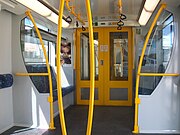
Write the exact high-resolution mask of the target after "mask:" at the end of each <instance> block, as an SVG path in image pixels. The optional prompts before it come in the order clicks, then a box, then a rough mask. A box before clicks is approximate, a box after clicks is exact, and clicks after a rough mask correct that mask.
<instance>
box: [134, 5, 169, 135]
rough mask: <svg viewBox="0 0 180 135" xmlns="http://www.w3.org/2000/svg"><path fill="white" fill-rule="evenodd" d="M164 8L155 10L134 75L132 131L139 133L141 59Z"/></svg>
mask: <svg viewBox="0 0 180 135" xmlns="http://www.w3.org/2000/svg"><path fill="white" fill-rule="evenodd" d="M165 8H166V4H161V7H160V9H159V11H158V12H157V14H156V16H155V18H154V20H153V22H152V24H151V27H150V29H149V32H148V34H147V37H146V40H145V42H144V46H143V49H142V53H141V57H140V61H139V65H138V71H137V77H136V92H135V117H134V131H133V133H139V127H138V105H139V104H140V99H139V96H138V91H139V90H138V89H139V81H140V72H141V67H142V61H143V58H144V54H145V51H146V47H147V43H148V41H149V38H150V35H151V33H152V30H153V28H154V26H155V24H156V22H157V20H158V18H159V16H160V14H161V13H162V11H163V10H164V9H165Z"/></svg>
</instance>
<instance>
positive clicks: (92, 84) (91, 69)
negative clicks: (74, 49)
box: [86, 0, 95, 135]
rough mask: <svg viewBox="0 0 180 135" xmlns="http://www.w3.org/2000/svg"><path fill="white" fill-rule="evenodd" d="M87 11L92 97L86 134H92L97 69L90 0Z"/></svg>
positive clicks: (88, 0)
mask: <svg viewBox="0 0 180 135" xmlns="http://www.w3.org/2000/svg"><path fill="white" fill-rule="evenodd" d="M86 11H87V17H88V25H89V43H90V61H91V64H90V97H89V99H90V100H89V113H88V123H87V130H86V135H91V130H92V121H93V111H94V78H95V75H94V73H95V69H94V65H95V63H94V36H93V26H92V14H91V6H90V0H86Z"/></svg>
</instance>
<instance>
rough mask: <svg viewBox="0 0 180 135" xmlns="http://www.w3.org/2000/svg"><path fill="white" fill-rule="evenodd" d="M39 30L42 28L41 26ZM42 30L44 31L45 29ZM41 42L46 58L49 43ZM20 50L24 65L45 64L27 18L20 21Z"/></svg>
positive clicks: (32, 27)
mask: <svg viewBox="0 0 180 135" xmlns="http://www.w3.org/2000/svg"><path fill="white" fill-rule="evenodd" d="M38 26H40V25H38ZM41 28H44V27H43V26H42V27H41ZM43 30H45V28H44V29H43ZM46 30H48V29H46ZM43 42H44V45H45V49H46V53H47V56H48V48H49V42H48V41H47V40H43ZM21 49H22V54H23V58H24V62H25V64H33V63H45V62H46V60H45V57H44V53H43V49H42V45H41V44H40V41H39V38H38V36H37V33H36V31H35V29H34V26H33V24H32V22H31V21H30V20H29V19H27V18H25V19H24V20H22V23H21Z"/></svg>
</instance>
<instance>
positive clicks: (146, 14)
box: [138, 0, 160, 26]
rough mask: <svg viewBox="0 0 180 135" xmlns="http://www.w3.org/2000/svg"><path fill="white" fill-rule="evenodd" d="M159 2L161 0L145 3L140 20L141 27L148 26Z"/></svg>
mask: <svg viewBox="0 0 180 135" xmlns="http://www.w3.org/2000/svg"><path fill="white" fill-rule="evenodd" d="M159 2H160V0H146V1H145V4H144V7H143V9H142V12H141V15H140V17H139V20H138V22H139V24H140V25H143V26H144V25H146V24H147V22H148V20H149V19H150V17H151V15H152V13H153V12H154V10H155V9H156V7H157V5H158V3H159Z"/></svg>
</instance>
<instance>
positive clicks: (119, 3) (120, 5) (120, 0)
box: [118, 0, 122, 14]
mask: <svg viewBox="0 0 180 135" xmlns="http://www.w3.org/2000/svg"><path fill="white" fill-rule="evenodd" d="M118 6H119V14H121V13H122V0H119V1H118Z"/></svg>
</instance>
